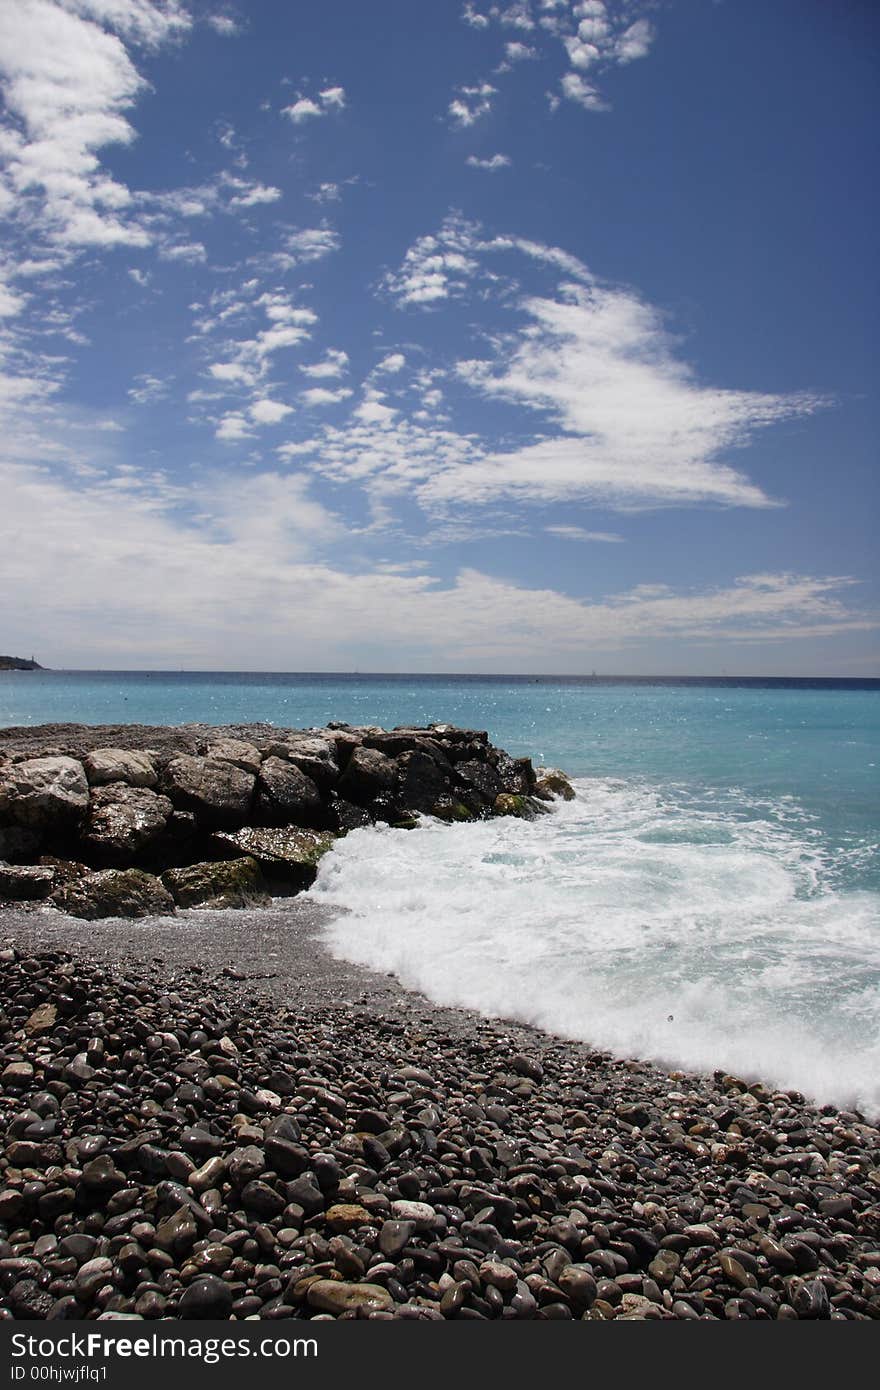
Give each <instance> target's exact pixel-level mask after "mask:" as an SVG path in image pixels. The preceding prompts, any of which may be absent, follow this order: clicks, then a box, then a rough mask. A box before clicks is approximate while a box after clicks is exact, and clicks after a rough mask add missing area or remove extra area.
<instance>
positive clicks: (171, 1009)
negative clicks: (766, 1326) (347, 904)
mask: <svg viewBox="0 0 880 1390" xmlns="http://www.w3.org/2000/svg"><path fill="white" fill-rule="evenodd" d="M323 918H324V914H323V912H322V911H321V910H320V909H317V908H316V907H315V906H314V905H313V904H310V903H306V902H291V901H285V902H283V903H278V904H273V906H272V907H270V908H268V909H267V908H262V909H260V910H259V911H254V912H248V911H247V910H245V911H240V910H239V911H226V912H211V911H206V910H201V911H193V912H189V913H186V914H179V915H178V916H177V917H175V918H174V919H168V920H167V921H166V922H165V923H163V922H162V920H161V919H159V920H158V921H152V920H150V919H141V920H140V921H138V922H125V921H113V922H107V921H105V922H102V923H87V922H83V921H80V920H77V919H74V918H66V917H64V916H63V915H62V914H60V913H58V912H56V911H52V912H50V911H48V910H46V909H39V908H36V909H18V910H11V911H10V910H7V911H4V912H3V913H0V971H2V972H3V973H4V974H5V975H6V976H7V985H8V980H9V976H10V975H11V976H12V978H13V980H14V981H15V983H16V986H17V987H16V988H14V989H12V990H9V989H8V988H7V990H6V991H5V994H6V997H7V998H11V1000H12V1001H13V1009H15V1010H17V1014H18V1017H17V1019H11V1020H10V1022H12V1023H13V1024H16V1025H17V1026H14V1027H12V1028H11V1029H10V1028H7V1029H6V1030H5V1036H4V1038H3V1046H2V1051H0V1062H2V1066H3V1067H4V1068H7V1069H8V1067H9V1066H10V1065H12V1066H14V1065H15V1064H16V1059H18V1061H19V1062H21V1061H24V1062H25V1065H28V1059H29V1061H30V1065H32V1066H34V1068H35V1070H34V1072H33V1074H32V1075H31V1076H30V1077H29V1078H27V1079H26V1084H24V1085H22V1086H21V1087H20V1088H19V1089H18V1090H17V1091H16V1090H15V1089H14V1088H12V1089H11V1090H10V1088H9V1083H8V1078H7V1097H6V1101H5V1104H4V1106H3V1112H2V1113H3V1120H2V1127H3V1129H5V1131H6V1148H5V1154H4V1158H3V1160H2V1162H3V1165H4V1169H5V1171H4V1172H3V1175H2V1182H0V1188H2V1191H0V1214H2V1215H0V1221H5V1224H6V1231H7V1241H6V1242H4V1241H3V1240H2V1234H0V1304H2V1305H4V1306H6V1307H7V1308H8V1309H9V1312H10V1313H11V1315H12V1316H13V1317H17V1318H20V1317H35V1318H44V1317H50V1316H51V1317H60V1316H64V1317H71V1316H74V1317H87V1318H94V1317H96V1316H99V1315H103V1316H105V1317H112V1316H114V1315H123V1314H124V1315H127V1316H135V1317H143V1318H148V1319H149V1318H156V1317H161V1318H186V1317H191V1316H194V1317H199V1316H202V1317H218V1316H219V1317H233V1318H239V1317H249V1316H250V1317H253V1316H256V1317H260V1318H275V1317H278V1318H297V1319H299V1318H313V1317H319V1318H322V1319H326V1318H331V1317H345V1318H349V1317H353V1316H358V1317H371V1318H380V1319H387V1318H389V1317H390V1318H417V1319H429V1320H435V1319H438V1318H443V1319H447V1318H452V1319H454V1320H478V1319H484V1318H503V1319H521V1318H526V1319H529V1318H534V1317H537V1318H540V1319H542V1320H543V1319H562V1320H569V1319H571V1318H587V1319H605V1320H610V1319H615V1320H621V1319H622V1320H642V1319H649V1320H651V1319H660V1320H671V1319H674V1320H678V1319H690V1318H703V1319H740V1318H755V1319H757V1320H767V1319H774V1320H776V1319H781V1320H785V1319H788V1318H792V1319H793V1318H808V1319H815V1318H819V1319H824V1318H832V1319H836V1320H862V1319H866V1318H870V1319H878V1318H880V1133H878V1131H877V1129H876V1128H874V1127H872V1126H870V1125H868V1124H867V1123H865V1122H864V1119H863V1117H860V1116H859V1115H857V1114H855V1113H852V1112H846V1111H838V1110H836V1109H834V1107H831V1106H824V1107H821V1108H816V1107H814V1106H811V1105H809V1104H807V1103H805V1102H803V1101H802V1100H801V1099H799V1098H795V1093H791V1094H789V1093H785V1092H773V1091H771V1090H770V1089H769V1088H768V1087H766V1086H763V1085H761V1084H760V1083H754V1084H748V1083H747V1082H746V1081H744V1080H741V1079H738V1078H732V1077H722V1076H721V1074H720V1073H715V1074H714V1076H712V1077H708V1076H698V1075H693V1074H689V1073H687V1074H686V1073H683V1072H672V1073H667V1072H664V1071H663V1070H662V1068H658V1067H656V1066H654V1065H652V1064H649V1063H641V1062H637V1061H634V1060H631V1059H630V1060H623V1059H615V1058H613V1057H611V1056H610V1055H609V1054H608V1053H605V1052H598V1051H595V1050H593V1049H591V1048H590V1047H589V1046H588V1045H587V1044H579V1043H575V1042H569V1041H567V1040H564V1039H561V1038H558V1037H554V1036H553V1035H551V1034H546V1033H542V1032H540V1031H539V1030H537V1029H534V1028H531V1027H529V1026H528V1025H524V1024H518V1023H515V1022H508V1021H506V1020H500V1019H488V1018H482V1017H481V1016H479V1015H476V1014H472V1013H470V1012H469V1011H467V1010H463V1009H448V1008H442V1007H437V1006H434V1005H433V1004H431V1003H430V1002H429V1001H427V1000H425V999H423V998H422V996H419V995H415V994H412V993H410V992H409V991H407V990H405V989H404V988H403V987H402V986H401V985H399V984H398V983H397V982H396V981H392V980H390V979H387V978H386V977H384V976H376V975H374V974H372V972H369V971H366V970H362V969H361V968H359V967H354V966H349V965H346V964H345V963H342V962H338V961H336V960H335V959H334V958H332V957H331V956H329V955H328V954H327V953H326V952H325V951H324V949H323V947H322V946H321V945H320V942H319V940H318V939H317V937H316V932H317V931H318V930H319V928H320V924H321V921H322V919H323ZM258 919H259V920H258ZM291 922H292V923H293V928H294V929H293V930H290V927H291ZM283 923H284V924H286V925H285V926H284V927H283V929H282V924H283ZM190 928H192V929H191V930H190ZM255 931H256V932H257V936H256V938H255V935H254V933H255ZM273 942H274V943H275V947H274V949H276V950H277V955H276V956H274V957H273V956H272V955H271V951H270V952H268V953H267V954H265V955H264V954H263V946H264V945H266V944H268V945H270V946H271V944H272V943H273ZM10 943H13V946H12V948H11V947H10ZM132 950H136V951H137V958H136V959H132V958H131V952H132ZM16 955H17V956H18V957H19V958H18V959H11V957H14V956H16ZM209 960H210V964H208V963H207V962H208V961H209ZM47 971H48V975H49V977H50V979H51V978H55V979H61V980H68V979H70V977H71V975H72V976H73V977H74V978H75V980H76V981H77V982H78V984H79V988H80V990H81V994H82V997H81V999H80V1000H79V1002H78V1003H77V1004H76V1005H75V1009H74V1014H75V1018H79V1020H80V1022H79V1023H78V1024H76V1023H75V1019H74V1023H75V1036H76V1041H74V1040H73V1038H72V1037H71V1033H70V1026H65V1025H64V1020H63V1019H59V1020H57V1021H56V1023H55V1025H54V1026H53V1027H51V1028H47V1029H46V1030H45V1031H37V1032H35V1033H34V1034H33V1035H28V1034H27V1032H26V1031H24V1030H23V1027H22V1025H23V1023H24V1022H26V1017H25V1015H29V1016H32V1010H31V1006H32V1005H34V1006H36V1007H39V1003H38V1000H39V998H40V992H39V991H37V993H36V994H29V992H28V991H29V988H30V985H29V982H31V981H33V980H34V979H35V978H36V979H37V980H39V979H40V978H41V977H45V976H46V972H47ZM59 972H60V974H59ZM47 982H48V981H47ZM67 993H68V994H69V995H74V996H75V994H76V990H74V989H68V990H67ZM42 995H43V1002H45V1000H46V998H48V997H50V996H52V990H51V989H50V990H49V991H48V994H47V991H46V989H45V988H44V989H43V991H42ZM123 998H125V999H126V1000H127V1004H126V1006H125V1008H122V1007H121V1006H120V1001H121V1000H122V999H123ZM136 1002H137V1004H138V1007H137V1016H135V1015H133V1014H132V1009H133V1008H134V1007H135V1004H136ZM65 1007H67V1006H65ZM117 1010H118V1012H117ZM132 1028H134V1031H133V1032H129V1031H128V1030H130V1029H132ZM194 1028H195V1031H193V1029H194ZM90 1034H93V1035H94V1036H91V1037H90V1036H89V1035H90ZM223 1039H226V1041H225V1042H224V1041H223ZM79 1048H84V1049H85V1051H83V1052H82V1053H81V1054H79V1055H77V1054H76V1050H77V1049H79ZM114 1052H115V1054H116V1055H115V1056H113V1054H114ZM136 1054H137V1055H138V1056H139V1058H140V1060H134V1058H135V1055H136ZM110 1058H112V1065H109V1066H108V1065H106V1064H107V1063H108V1061H109V1059H110ZM41 1059H42V1060H41ZM72 1063H73V1064H74V1065H73V1071H72V1074H71V1071H70V1068H71V1064H72ZM83 1067H85V1070H83ZM53 1068H54V1072H53ZM49 1072H53V1074H54V1077H55V1090H56V1092H58V1091H59V1090H60V1091H62V1092H63V1095H62V1098H61V1104H62V1107H63V1109H62V1110H61V1111H60V1112H58V1113H59V1116H60V1117H63V1123H62V1136H63V1133H66V1134H67V1135H68V1136H69V1137H68V1139H67V1141H66V1145H64V1146H63V1147H62V1145H61V1143H60V1142H59V1139H60V1137H62V1136H59V1130H58V1128H57V1126H56V1128H55V1130H54V1131H53V1133H51V1134H48V1135H45V1136H44V1135H42V1133H41V1132H40V1126H42V1125H44V1123H45V1119H46V1117H47V1106H48V1111H49V1112H51V1113H49V1114H48V1118H49V1119H50V1120H51V1119H52V1117H53V1114H54V1113H55V1112H52V1107H51V1103H50V1102H49V1101H46V1102H40V1100H39V1097H40V1096H41V1095H44V1094H45V1093H46V1092H47V1091H49V1089H50V1087H51V1086H52V1084H53V1083H52V1081H51V1080H50V1081H49V1082H48V1085H47V1076H48V1075H49ZM121 1073H124V1075H122V1076H121ZM120 1076H121V1080H122V1081H123V1082H124V1083H125V1088H126V1089H127V1091H128V1092H129V1093H130V1095H131V1098H130V1099H126V1100H125V1102H124V1104H122V1105H120V1102H119V1100H118V1099H117V1097H116V1095H115V1091H114V1087H115V1086H116V1085H118V1084H119V1083H120ZM169 1082H170V1083H171V1084H169ZM59 1083H60V1085H59ZM273 1088H274V1089H273ZM35 1093H36V1095H37V1100H35V1101H34V1104H35V1105H37V1104H39V1112H38V1113H39V1119H38V1117H37V1115H33V1116H32V1123H34V1122H36V1123H37V1126H38V1133H37V1137H36V1139H30V1140H29V1139H28V1137H27V1133H26V1131H27V1125H23V1124H22V1121H21V1120H15V1119H14V1114H15V1113H18V1114H19V1115H20V1114H21V1113H22V1110H21V1107H23V1106H26V1105H27V1101H28V1099H29V1097H32V1096H33V1095H34V1094H35ZM90 1093H91V1094H90ZM99 1097H100V1098H103V1099H102V1100H101V1104H100V1107H99V1109H97V1110H96V1109H95V1104H96V1103H97V1102H98V1100H99ZM139 1098H140V1111H141V1118H140V1120H139V1121H138V1122H137V1123H138V1124H139V1125H140V1126H141V1128H140V1132H139V1133H137V1132H136V1133H132V1125H131V1124H130V1123H128V1124H127V1125H126V1124H125V1123H124V1122H123V1120H122V1115H123V1113H124V1112H125V1111H126V1110H128V1111H130V1110H131V1108H132V1107H133V1106H135V1104H136V1102H137V1100H138V1099H139ZM117 1112H118V1118H117ZM10 1131H13V1133H10ZM90 1136H91V1137H90ZM96 1136H97V1137H96ZM279 1141H281V1142H279ZM15 1144H18V1146H19V1147H18V1148H17V1149H16V1148H15V1147H14V1145H15ZM22 1144H23V1145H24V1150H22ZM71 1145H72V1147H71ZM77 1145H79V1146H80V1147H79V1148H77ZM285 1145H286V1146H287V1147H285ZM40 1147H42V1148H43V1150H44V1152H43V1154H42V1156H41V1155H40V1154H39V1153H38V1149H39V1148H40ZM53 1158H54V1159H55V1167H54V1168H53V1167H52V1164H51V1163H50V1162H49V1160H51V1159H53ZM23 1159H28V1160H30V1163H31V1165H32V1166H31V1167H28V1166H26V1165H25V1163H24V1161H23ZM65 1160H66V1164H65ZM17 1163H18V1164H20V1165H21V1166H20V1167H18V1168H17V1167H16V1164H17ZM47 1164H48V1166H47ZM40 1165H42V1166H40ZM89 1165H91V1167H90V1166H89ZM249 1165H250V1166H249ZM50 1173H51V1174H53V1176H52V1178H51V1179H50V1180H49V1182H48V1183H47V1181H46V1175H47V1174H50ZM62 1174H63V1176H61V1175H62ZM102 1183H104V1184H105V1186H104V1187H102V1186H101V1184H102ZM35 1184H36V1185H37V1186H38V1187H39V1186H40V1185H42V1186H43V1188H44V1190H43V1192H42V1193H41V1194H40V1195H38V1196H37V1197H36V1198H31V1199H29V1200H32V1201H35V1202H36V1204H37V1205H36V1210H35V1211H34V1212H33V1213H32V1216H31V1222H30V1223H29V1224H28V1226H27V1230H25V1229H24V1227H19V1230H18V1232H17V1234H16V1232H15V1230H10V1220H12V1221H13V1223H14V1222H15V1221H19V1222H20V1221H21V1220H22V1219H23V1208H21V1206H20V1204H19V1202H18V1198H17V1197H15V1196H12V1197H10V1195H9V1194H10V1191H12V1192H13V1193H16V1192H18V1193H23V1192H24V1191H25V1189H27V1188H29V1189H30V1190H32V1189H33V1188H34V1185H35ZM90 1184H91V1186H90ZM249 1184H250V1186H249ZM47 1188H48V1192H47V1191H46V1189H47ZM59 1189H66V1191H67V1193H68V1196H67V1198H66V1201H67V1203H68V1206H67V1208H65V1206H64V1200H65V1199H62V1198H60V1197H58V1196H57V1195H56V1194H57V1192H58V1190H59ZM44 1198H47V1200H48V1209H47V1216H48V1213H50V1212H52V1211H54V1210H55V1203H56V1202H60V1207H59V1212H60V1214H59V1215H58V1216H57V1217H55V1219H54V1223H53V1222H50V1221H49V1220H48V1219H41V1217H40V1215H39V1210H40V1209H39V1202H40V1201H42V1200H43V1199H44ZM105 1208H106V1211H107V1212H108V1213H110V1214H109V1215H108V1216H107V1217H106V1218H105V1217H104V1216H102V1215H101V1216H99V1215H98V1212H99V1211H103V1210H104V1209H105ZM11 1213H14V1215H13V1216H11V1215H10V1214H11ZM59 1222H60V1226H59ZM53 1224H54V1227H55V1237H56V1239H57V1244H56V1246H55V1247H53V1248H48V1249H47V1248H44V1247H46V1246H47V1245H48V1246H49V1247H51V1245H52V1240H51V1233H52V1231H53ZM35 1231H36V1232H37V1234H34V1232H35ZM175 1232H177V1234H175ZM10 1235H12V1236H13V1238H14V1239H13V1240H12V1241H10V1240H9V1236H10ZM41 1236H42V1237H43V1243H42V1245H40V1246H39V1248H38V1247H37V1242H38V1241H39V1240H40V1237H41ZM47 1236H49V1237H50V1239H49V1240H48V1241H47V1240H46V1237H47ZM13 1247H14V1253H11V1252H12V1251H13ZM70 1251H73V1252H74V1254H73V1256H71V1254H70ZM84 1255H88V1258H87V1259H84V1258H81V1257H82V1256H84ZM77 1261H79V1262H78V1263H77ZM221 1286H222V1287H221ZM199 1308H202V1309H204V1308H207V1309H208V1311H207V1312H206V1311H201V1312H200V1311H198V1309H199ZM194 1310H195V1311H194Z"/></svg>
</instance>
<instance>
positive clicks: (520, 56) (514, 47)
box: [504, 41, 538, 63]
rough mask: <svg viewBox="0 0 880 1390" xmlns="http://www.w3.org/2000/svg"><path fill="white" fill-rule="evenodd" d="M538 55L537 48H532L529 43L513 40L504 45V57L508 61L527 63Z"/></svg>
mask: <svg viewBox="0 0 880 1390" xmlns="http://www.w3.org/2000/svg"><path fill="white" fill-rule="evenodd" d="M537 56H538V52H537V49H534V48H531V47H530V46H529V45H528V44H527V43H518V42H516V41H513V42H511V43H506V44H505V45H504V57H505V58H506V60H507V62H508V63H525V62H528V61H529V60H530V59H533V58H537Z"/></svg>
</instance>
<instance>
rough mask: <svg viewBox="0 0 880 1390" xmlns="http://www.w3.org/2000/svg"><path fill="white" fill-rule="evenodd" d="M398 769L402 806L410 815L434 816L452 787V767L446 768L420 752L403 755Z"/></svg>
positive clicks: (435, 759) (399, 795)
mask: <svg viewBox="0 0 880 1390" xmlns="http://www.w3.org/2000/svg"><path fill="white" fill-rule="evenodd" d="M444 762H445V759H444ZM398 765H399V768H400V773H399V782H398V797H399V800H400V804H401V806H404V807H406V809H407V810H410V811H424V812H430V811H431V810H432V809H433V807H434V806H435V805H436V803H437V801H438V799H439V798H440V797H442V796H443V795H444V793H445V792H446V791H447V789H448V787H449V778H450V774H451V771H452V769H451V767H450V766H449V764H448V763H447V764H446V766H445V768H444V767H443V765H442V764H440V763H439V762H438V761H437V758H436V756H431V754H429V753H425V752H422V751H421V750H420V749H417V748H416V749H411V750H410V751H408V752H405V753H403V754H401V756H400V758H399V760H398Z"/></svg>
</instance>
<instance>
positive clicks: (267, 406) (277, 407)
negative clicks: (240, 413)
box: [248, 396, 293, 425]
mask: <svg viewBox="0 0 880 1390" xmlns="http://www.w3.org/2000/svg"><path fill="white" fill-rule="evenodd" d="M292 411H293V407H292V406H290V405H284V404H283V403H282V402H281V401H273V400H270V399H269V397H268V396H261V397H260V398H259V399H258V400H255V401H253V402H252V404H251V405H250V407H249V409H248V413H249V415H250V417H251V419H252V420H253V422H254V424H255V425H277V424H280V422H281V421H282V420H283V419H285V417H286V416H288V415H290V414H291V413H292Z"/></svg>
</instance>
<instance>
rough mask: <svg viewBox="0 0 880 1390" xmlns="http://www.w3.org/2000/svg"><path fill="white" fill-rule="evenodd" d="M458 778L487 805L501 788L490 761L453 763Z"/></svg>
mask: <svg viewBox="0 0 880 1390" xmlns="http://www.w3.org/2000/svg"><path fill="white" fill-rule="evenodd" d="M455 771H456V775H457V776H458V778H459V779H460V780H461V782H462V783H463V784H464V785H465V786H466V787H471V788H473V789H474V790H475V791H476V792H477V793H478V794H479V796H480V797H481V798H482V799H483V801H484V802H485V804H486V805H487V806H491V805H492V803H493V802H494V800H495V798H496V796H498V794H499V793H500V792H501V791H502V790H503V788H502V785H501V778H500V777H499V775H498V773H497V772H496V771H495V769H494V767H492V765H491V764H490V763H486V762H478V761H477V760H476V759H474V760H471V761H469V762H461V763H456V764H455Z"/></svg>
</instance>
